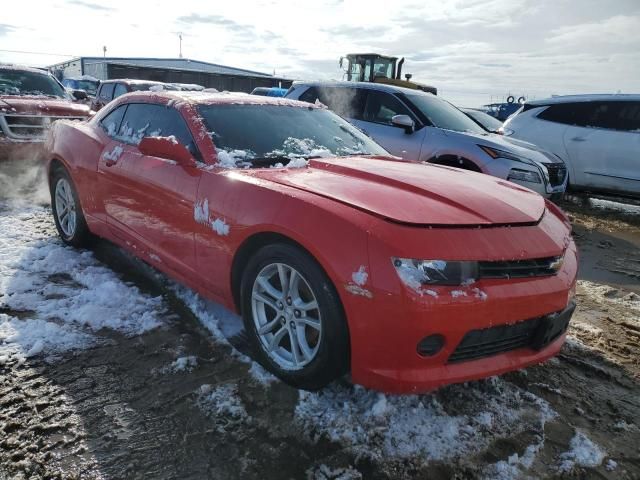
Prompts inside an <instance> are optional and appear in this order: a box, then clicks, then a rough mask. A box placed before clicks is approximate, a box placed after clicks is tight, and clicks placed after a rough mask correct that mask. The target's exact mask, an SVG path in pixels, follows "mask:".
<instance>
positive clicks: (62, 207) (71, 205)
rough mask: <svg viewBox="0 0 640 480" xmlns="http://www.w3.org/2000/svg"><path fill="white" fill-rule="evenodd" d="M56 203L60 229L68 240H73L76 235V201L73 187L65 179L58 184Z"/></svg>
mask: <svg viewBox="0 0 640 480" xmlns="http://www.w3.org/2000/svg"><path fill="white" fill-rule="evenodd" d="M55 202H56V215H57V217H58V223H59V225H60V229H61V230H62V232H63V233H64V234H65V235H66V237H67V238H71V237H73V235H74V234H75V233H76V201H75V198H74V196H73V191H72V189H71V185H70V184H69V182H68V181H67V179H65V178H61V179H59V180H58V183H56V190H55Z"/></svg>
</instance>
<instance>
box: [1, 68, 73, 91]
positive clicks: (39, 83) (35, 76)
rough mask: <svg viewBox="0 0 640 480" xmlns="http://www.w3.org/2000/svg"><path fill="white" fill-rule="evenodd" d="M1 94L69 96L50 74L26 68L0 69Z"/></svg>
mask: <svg viewBox="0 0 640 480" xmlns="http://www.w3.org/2000/svg"><path fill="white" fill-rule="evenodd" d="M0 94H4V95H44V96H47V97H60V98H68V97H67V94H66V93H65V90H64V88H63V87H62V86H61V85H60V84H59V83H58V82H56V81H55V80H54V79H53V78H51V77H50V76H49V75H47V74H44V73H36V72H29V71H25V70H4V69H0Z"/></svg>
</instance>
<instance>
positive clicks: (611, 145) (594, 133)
mask: <svg viewBox="0 0 640 480" xmlns="http://www.w3.org/2000/svg"><path fill="white" fill-rule="evenodd" d="M574 123H575V125H571V126H569V127H568V128H567V130H566V131H565V136H564V141H565V146H566V149H567V153H568V155H569V157H570V161H571V162H572V164H573V166H574V171H576V173H575V179H574V180H573V181H572V183H573V184H574V185H578V186H581V187H586V188H593V189H598V190H605V191H611V192H620V193H625V194H636V195H637V194H639V193H640V102H622V101H609V102H585V103H584V105H583V107H582V108H581V109H580V110H579V115H578V116H577V117H576V119H575V122H574Z"/></svg>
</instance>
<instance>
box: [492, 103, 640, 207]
mask: <svg viewBox="0 0 640 480" xmlns="http://www.w3.org/2000/svg"><path fill="white" fill-rule="evenodd" d="M502 129H503V133H504V134H505V135H507V136H509V137H511V138H517V139H520V140H525V141H527V142H531V143H534V144H536V145H538V146H540V147H541V148H544V149H545V150H548V151H550V152H553V153H555V154H556V155H558V156H559V157H561V158H562V159H563V160H564V161H565V163H566V164H567V168H568V170H569V188H570V189H572V190H574V191H587V192H594V193H605V194H613V195H621V196H630V197H635V198H638V197H640V95H621V94H616V95H572V96H562V97H554V98H549V99H546V100H536V101H532V102H527V103H525V104H524V105H523V106H522V108H521V109H520V110H519V111H518V112H516V113H515V114H514V115H513V116H512V117H511V118H509V119H508V120H507V121H506V122H505V123H504V125H503V127H502Z"/></svg>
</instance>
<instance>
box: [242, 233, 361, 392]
mask: <svg viewBox="0 0 640 480" xmlns="http://www.w3.org/2000/svg"><path fill="white" fill-rule="evenodd" d="M241 296H242V316H243V319H244V324H245V329H246V331H247V332H248V334H249V338H250V339H251V342H252V344H253V347H254V350H255V352H256V355H257V357H258V360H259V361H260V363H261V364H262V365H264V366H265V367H266V368H267V369H268V370H269V371H271V372H272V373H273V374H275V375H276V376H278V377H280V378H281V379H282V380H283V381H285V382H286V383H288V384H290V385H293V386H295V387H297V388H303V389H307V390H316V389H318V388H322V387H323V386H325V385H326V384H328V383H330V382H331V381H333V380H335V379H336V378H338V377H340V376H342V375H344V374H345V373H347V372H348V370H349V333H348V329H347V324H346V321H345V318H344V313H343V310H342V305H341V303H340V300H339V298H338V295H337V293H336V291H335V288H334V287H333V285H332V284H331V281H330V280H329V278H328V277H327V276H326V274H325V273H324V271H323V270H322V269H321V268H320V266H319V265H318V264H317V263H316V262H315V261H314V260H313V259H312V258H311V257H310V256H309V255H308V254H307V253H306V252H304V251H302V250H301V249H299V248H297V247H295V246H292V245H287V244H274V245H268V246H266V247H263V248H262V249H261V250H259V251H258V252H257V253H256V254H255V255H254V256H253V258H252V259H251V260H250V261H249V264H248V265H247V268H246V269H245V271H244V274H243V277H242V283H241Z"/></svg>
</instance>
